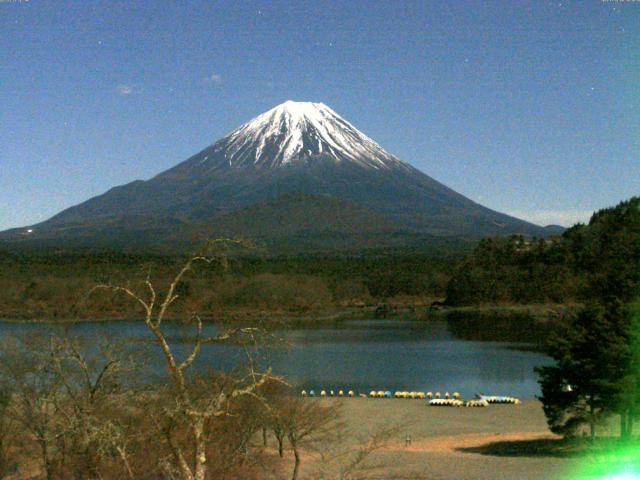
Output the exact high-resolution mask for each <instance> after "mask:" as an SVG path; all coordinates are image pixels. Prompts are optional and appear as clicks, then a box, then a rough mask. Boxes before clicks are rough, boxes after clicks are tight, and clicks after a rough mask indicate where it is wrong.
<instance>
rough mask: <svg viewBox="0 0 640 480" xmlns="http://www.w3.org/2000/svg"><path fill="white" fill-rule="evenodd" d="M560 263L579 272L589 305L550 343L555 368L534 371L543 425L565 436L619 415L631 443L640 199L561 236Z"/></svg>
mask: <svg viewBox="0 0 640 480" xmlns="http://www.w3.org/2000/svg"><path fill="white" fill-rule="evenodd" d="M564 238H565V240H566V248H567V251H568V253H569V255H567V258H571V259H572V261H573V262H575V264H574V265H575V267H576V268H580V269H582V270H583V271H584V272H585V278H586V288H585V290H584V296H585V298H587V299H588V300H589V306H588V307H587V308H585V309H584V310H583V311H582V312H581V313H580V314H579V315H577V316H576V317H575V318H573V319H572V320H570V321H569V322H568V325H567V326H566V328H565V330H564V332H562V333H561V334H560V333H559V334H557V335H555V336H553V337H552V338H551V339H550V341H549V345H548V346H549V354H550V356H551V357H552V358H553V359H554V360H555V361H556V363H555V365H553V366H549V367H542V368H538V369H537V373H538V374H539V377H540V385H541V389H542V396H541V397H540V399H541V400H542V403H543V407H544V411H545V414H546V416H547V421H548V423H549V426H550V428H551V430H552V431H554V432H556V433H559V434H562V435H565V436H570V435H572V434H574V433H575V432H576V430H577V429H578V428H579V427H580V425H583V424H588V425H589V426H590V432H591V436H592V437H593V436H594V435H595V428H596V425H597V423H598V421H599V420H601V419H602V418H604V417H606V416H607V415H610V414H618V415H619V416H620V435H621V436H622V437H623V438H624V437H630V436H631V434H632V432H633V422H634V419H635V417H636V416H637V415H638V408H637V407H638V404H639V402H640V351H639V348H640V320H638V316H637V315H633V314H632V311H633V309H632V308H631V304H632V303H633V301H634V300H635V299H637V298H638V294H639V289H638V287H639V285H640V198H638V197H636V198H632V199H631V200H629V201H627V202H622V203H621V204H619V205H618V206H616V207H614V208H611V209H606V210H602V211H600V212H597V213H596V214H594V215H593V217H592V218H591V221H590V222H589V225H588V226H578V227H575V228H573V229H571V230H570V231H569V232H567V234H565V237H564Z"/></svg>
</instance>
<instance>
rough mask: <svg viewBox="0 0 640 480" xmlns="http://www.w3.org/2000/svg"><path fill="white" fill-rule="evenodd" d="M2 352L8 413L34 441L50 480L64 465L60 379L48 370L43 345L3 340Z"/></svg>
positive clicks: (2, 375)
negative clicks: (8, 400) (59, 410)
mask: <svg viewBox="0 0 640 480" xmlns="http://www.w3.org/2000/svg"><path fill="white" fill-rule="evenodd" d="M2 350H3V359H2V360H3V361H2V363H1V364H0V368H1V370H0V376H1V377H2V384H3V386H4V388H5V391H7V392H8V393H9V395H10V397H11V399H10V402H9V405H8V408H9V409H10V413H9V414H10V415H11V416H12V418H14V419H15V421H16V423H17V424H18V425H19V426H20V427H21V428H22V429H23V430H24V431H25V432H27V433H28V434H29V435H30V436H31V437H32V438H33V440H34V441H35V443H36V445H37V447H36V448H37V451H38V452H39V457H40V460H41V463H42V469H43V470H44V473H45V476H46V478H47V479H53V478H55V477H56V475H57V473H58V472H59V470H60V468H61V466H62V464H63V463H64V455H65V448H64V441H63V440H64V438H63V437H64V425H63V424H61V422H60V418H59V416H58V413H59V412H58V405H59V403H60V402H59V396H60V384H59V379H58V378H56V376H55V375H54V374H53V373H52V372H51V371H50V370H49V368H48V361H47V359H46V345H45V344H43V342H41V341H38V340H37V339H30V340H29V341H24V342H19V341H18V340H17V339H5V340H4V342H3V345H2ZM43 352H44V354H43Z"/></svg>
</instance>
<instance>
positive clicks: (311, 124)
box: [205, 100, 406, 169]
mask: <svg viewBox="0 0 640 480" xmlns="http://www.w3.org/2000/svg"><path fill="white" fill-rule="evenodd" d="M211 153H212V155H210V156H209V158H207V159H205V161H207V160H209V159H210V158H216V159H218V161H219V158H220V153H223V157H224V161H225V162H226V163H227V164H228V165H229V166H232V167H241V166H249V165H254V166H256V167H259V168H275V167H280V166H284V165H289V164H294V163H306V162H313V161H314V160H319V159H325V160H326V159H330V160H332V161H334V162H343V161H349V162H354V163H356V164H358V165H359V166H361V167H366V168H375V169H389V168H392V167H394V166H400V165H403V166H404V165H406V164H404V162H402V161H401V160H399V159H398V158H396V157H394V156H393V155H391V154H390V153H388V152H386V151H385V150H384V149H383V148H382V147H381V146H380V145H378V144H377V143H376V142H374V141H373V140H371V139H370V138H369V137H367V136H366V135H365V134H363V133H362V132H360V131H359V130H358V129H356V128H355V127H354V126H353V125H351V124H350V123H349V122H347V121H346V120H345V119H343V118H342V117H341V116H340V115H338V114H337V113H336V112H334V111H333V110H332V109H331V108H329V107H327V106H326V105H325V104H323V103H312V102H294V101H291V100H289V101H286V102H284V103H282V104H280V105H278V106H276V107H274V108H272V109H271V110H269V111H267V112H265V113H263V114H261V115H258V116H257V117H255V118H254V119H253V120H250V121H249V122H247V123H245V124H244V125H241V126H240V127H238V128H237V129H235V130H234V131H232V132H231V133H230V134H229V135H227V136H226V137H224V138H223V139H221V140H219V141H218V142H216V143H215V144H214V145H213V147H212V152H211Z"/></svg>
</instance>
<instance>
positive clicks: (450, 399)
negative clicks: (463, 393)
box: [301, 390, 520, 407]
mask: <svg viewBox="0 0 640 480" xmlns="http://www.w3.org/2000/svg"><path fill="white" fill-rule="evenodd" d="M301 395H302V396H303V397H315V396H320V397H336V396H337V397H355V396H356V394H355V392H354V391H353V390H348V391H346V392H345V391H344V390H338V391H334V390H320V392H319V393H318V394H316V392H315V390H309V392H307V391H306V390H302V392H301ZM357 396H359V397H362V398H367V397H369V398H409V399H418V400H428V401H429V405H431V406H434V407H462V406H466V407H486V406H488V405H489V404H492V403H503V404H513V405H518V404H520V400H519V399H517V398H515V397H511V396H505V395H476V398H475V399H472V400H466V401H465V400H462V398H461V397H460V394H459V393H458V392H454V393H453V394H449V392H445V394H444V396H442V395H441V394H440V392H436V393H435V394H434V393H432V392H426V393H425V392H406V391H396V392H393V393H392V392H391V391H389V390H386V391H385V390H371V391H370V392H369V395H365V394H364V393H361V394H359V395H357Z"/></svg>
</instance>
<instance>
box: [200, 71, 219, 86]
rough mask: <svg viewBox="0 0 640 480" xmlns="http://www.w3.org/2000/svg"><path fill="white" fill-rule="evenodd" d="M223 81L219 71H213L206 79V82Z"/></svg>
mask: <svg viewBox="0 0 640 480" xmlns="http://www.w3.org/2000/svg"><path fill="white" fill-rule="evenodd" d="M221 82H222V75H220V74H219V73H212V74H211V75H209V76H208V77H207V78H205V79H204V83H209V84H210V83H221Z"/></svg>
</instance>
